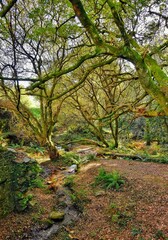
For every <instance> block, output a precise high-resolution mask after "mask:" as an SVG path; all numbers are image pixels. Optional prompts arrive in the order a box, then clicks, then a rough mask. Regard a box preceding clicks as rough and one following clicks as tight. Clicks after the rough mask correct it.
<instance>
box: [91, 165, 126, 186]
mask: <svg viewBox="0 0 168 240" xmlns="http://www.w3.org/2000/svg"><path fill="white" fill-rule="evenodd" d="M124 183H125V181H124V180H123V179H122V178H121V176H120V174H119V173H118V172H117V171H113V172H111V173H107V172H106V171H105V170H104V168H100V169H99V174H98V176H96V178H95V184H96V185H101V186H102V187H103V188H105V189H115V190H118V189H119V188H120V187H121V185H123V184H124Z"/></svg>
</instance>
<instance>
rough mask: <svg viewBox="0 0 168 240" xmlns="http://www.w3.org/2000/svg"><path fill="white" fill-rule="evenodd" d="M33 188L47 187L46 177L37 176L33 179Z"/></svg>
mask: <svg viewBox="0 0 168 240" xmlns="http://www.w3.org/2000/svg"><path fill="white" fill-rule="evenodd" d="M30 187H31V188H45V184H44V179H43V178H41V177H37V178H36V179H33V180H32V181H31V186H30Z"/></svg>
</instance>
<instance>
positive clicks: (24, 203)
mask: <svg viewBox="0 0 168 240" xmlns="http://www.w3.org/2000/svg"><path fill="white" fill-rule="evenodd" d="M32 197H33V195H32V194H28V195H26V194H23V193H21V192H18V193H17V194H16V195H15V200H16V202H17V205H16V210H17V211H18V212H21V211H24V210H25V209H26V208H27V207H28V203H29V201H30V200H31V199H32Z"/></svg>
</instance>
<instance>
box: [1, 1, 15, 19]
mask: <svg viewBox="0 0 168 240" xmlns="http://www.w3.org/2000/svg"><path fill="white" fill-rule="evenodd" d="M16 2H17V0H11V1H10V2H9V3H8V5H6V6H4V7H3V8H2V10H1V12H0V17H5V16H6V14H7V13H8V12H9V11H10V9H11V8H12V7H13V6H14V5H15V3H16Z"/></svg>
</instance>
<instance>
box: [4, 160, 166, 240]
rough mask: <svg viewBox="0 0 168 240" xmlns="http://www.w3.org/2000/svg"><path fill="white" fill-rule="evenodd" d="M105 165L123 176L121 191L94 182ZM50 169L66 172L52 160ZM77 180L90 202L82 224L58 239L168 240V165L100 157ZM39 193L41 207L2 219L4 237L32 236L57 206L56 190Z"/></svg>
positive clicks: (36, 198) (14, 239)
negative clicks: (33, 230)
mask: <svg viewBox="0 0 168 240" xmlns="http://www.w3.org/2000/svg"><path fill="white" fill-rule="evenodd" d="M100 167H104V168H105V170H106V171H108V172H110V171H113V170H117V171H119V173H120V174H121V175H122V176H123V178H124V179H125V184H124V185H123V187H122V188H121V189H120V190H119V191H113V190H108V191H105V190H102V189H101V188H100V187H98V186H97V187H95V186H93V185H92V183H93V182H94V179H95V176H96V175H97V174H98V170H99V168H100ZM48 168H50V169H51V173H52V174H53V172H54V174H56V175H57V174H60V172H58V170H57V171H56V170H55V166H54V165H53V164H52V163H49V164H48ZM60 171H61V170H60ZM75 183H76V184H75V190H76V191H77V192H80V193H81V194H84V195H85V199H86V198H87V199H88V201H87V202H85V205H84V211H83V213H82V215H81V218H80V219H79V220H78V222H76V223H74V225H71V226H70V227H69V228H66V229H65V232H66V233H60V234H59V236H55V237H54V238H53V239H57V240H61V239H62V240H66V239H79V240H91V239H95V240H134V239H135V240H136V239H137V240H143V239H144V240H153V239H160V240H163V239H168V165H166V164H157V163H151V162H150V163H146V162H145V163H144V162H138V161H128V160H122V159H118V160H114V159H108V160H107V159H99V160H97V161H94V162H90V163H87V164H85V165H83V166H82V167H81V168H80V171H79V172H78V174H77V175H76V178H75ZM33 194H34V202H35V205H34V206H32V207H31V208H30V209H29V210H27V212H25V213H22V214H17V213H11V214H10V215H8V216H7V217H6V218H4V219H2V220H0V240H6V239H10V240H19V239H29V238H28V236H29V233H30V232H31V231H32V229H33V228H34V227H36V225H37V226H40V225H39V223H44V221H45V220H46V219H47V217H48V214H49V212H50V211H51V210H52V209H53V208H54V207H55V204H56V200H55V197H56V188H55V189H52V190H49V189H34V190H33Z"/></svg>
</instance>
